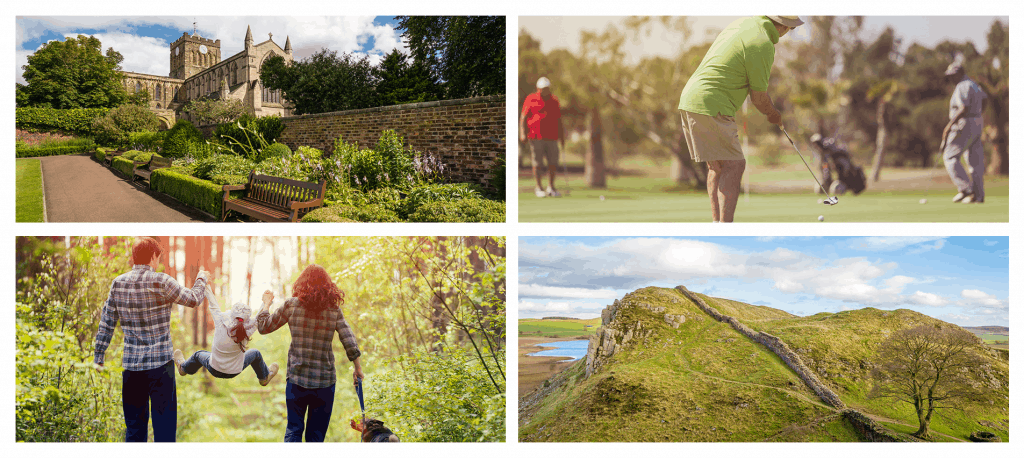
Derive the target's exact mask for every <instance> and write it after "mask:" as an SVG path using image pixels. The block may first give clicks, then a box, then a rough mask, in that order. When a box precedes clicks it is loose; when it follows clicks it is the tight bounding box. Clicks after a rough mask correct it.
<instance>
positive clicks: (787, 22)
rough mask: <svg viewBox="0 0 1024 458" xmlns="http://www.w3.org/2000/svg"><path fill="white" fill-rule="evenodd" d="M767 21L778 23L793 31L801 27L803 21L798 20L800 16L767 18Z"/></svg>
mask: <svg viewBox="0 0 1024 458" xmlns="http://www.w3.org/2000/svg"><path fill="white" fill-rule="evenodd" d="M768 19H771V20H773V21H775V22H778V23H779V24H782V25H784V26H786V27H789V28H791V29H795V28H797V27H799V26H801V25H803V23H804V21H803V19H800V16H768Z"/></svg>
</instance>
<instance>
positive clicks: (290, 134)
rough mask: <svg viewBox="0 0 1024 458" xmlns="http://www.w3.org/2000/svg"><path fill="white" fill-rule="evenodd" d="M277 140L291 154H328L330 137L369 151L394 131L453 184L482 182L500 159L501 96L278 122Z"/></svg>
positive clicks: (502, 144) (502, 137) (502, 138)
mask: <svg viewBox="0 0 1024 458" xmlns="http://www.w3.org/2000/svg"><path fill="white" fill-rule="evenodd" d="M282 121H283V122H284V126H285V128H284V131H283V132H282V133H281V136H280V137H279V138H278V139H277V141H278V142H281V143H284V144H286V145H288V147H290V148H292V149H293V150H294V149H295V148H297V147H299V146H312V147H314V148H317V149H320V150H323V151H332V150H333V148H334V139H335V138H338V137H339V136H340V137H341V138H342V139H343V140H344V141H346V142H349V143H352V142H355V143H357V144H359V146H360V148H372V147H373V146H375V145H376V144H377V140H378V139H379V138H380V134H381V132H383V131H384V130H388V129H391V130H394V131H396V132H398V134H399V135H401V136H402V137H404V138H405V143H406V145H408V146H409V147H411V148H412V149H414V150H416V151H421V152H424V153H430V154H433V155H435V156H437V157H439V158H440V159H441V161H442V162H443V163H444V164H445V166H446V167H447V168H448V171H449V172H450V175H449V178H450V180H451V181H454V182H466V183H479V184H487V180H488V177H489V174H490V171H491V168H492V167H494V165H495V160H496V159H497V158H498V157H499V156H504V155H505V96H503V95H500V96H488V97H475V98H471V99H459V100H441V101H436V102H423V103H410V104H405V105H395V106H388V107H376V108H366V109H361V110H350V111H339V112H333V113H319V114H309V115H302V116H288V117H285V118H282Z"/></svg>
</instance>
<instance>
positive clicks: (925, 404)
mask: <svg viewBox="0 0 1024 458" xmlns="http://www.w3.org/2000/svg"><path fill="white" fill-rule="evenodd" d="M979 347H980V341H979V340H978V338H977V337H976V336H974V335H973V334H971V333H970V332H967V331H965V330H963V329H962V328H960V327H958V326H953V325H946V326H943V327H938V326H935V325H921V326H917V327H914V328H907V329H902V330H899V331H896V332H894V333H893V334H892V335H891V336H890V337H889V338H888V339H886V340H885V341H883V342H882V343H881V344H880V345H879V346H878V353H877V356H876V359H877V365H876V367H875V369H874V370H873V371H872V377H873V378H874V379H875V384H874V386H873V388H872V390H871V393H870V396H871V397H876V398H889V399H892V400H893V401H894V402H897V403H906V404H910V405H911V406H912V407H913V408H914V411H915V412H916V413H917V419H918V424H919V427H918V430H917V432H915V433H914V435H915V436H918V437H921V438H926V437H928V427H929V425H930V424H931V420H932V414H934V413H935V412H936V411H937V410H939V409H949V408H959V407H962V406H963V405H964V404H965V403H966V402H969V401H980V400H982V399H984V398H985V396H986V388H985V386H984V384H983V383H984V382H979V380H977V379H976V377H977V374H976V372H977V370H978V369H979V368H981V367H982V366H983V365H984V364H985V363H984V360H983V359H982V358H981V357H980V356H979V355H978V353H977V350H978V349H979Z"/></svg>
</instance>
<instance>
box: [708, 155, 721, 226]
mask: <svg viewBox="0 0 1024 458" xmlns="http://www.w3.org/2000/svg"><path fill="white" fill-rule="evenodd" d="M719 162H721V161H708V198H710V199H711V221H714V222H716V223H717V222H719V221H721V219H720V218H719V215H720V212H719V207H718V181H719V178H720V174H719V170H720V169H721V165H720V164H719Z"/></svg>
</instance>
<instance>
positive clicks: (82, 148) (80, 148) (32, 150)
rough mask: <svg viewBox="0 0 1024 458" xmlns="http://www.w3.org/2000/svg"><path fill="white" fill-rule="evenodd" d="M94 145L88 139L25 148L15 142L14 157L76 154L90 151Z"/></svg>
mask: <svg viewBox="0 0 1024 458" xmlns="http://www.w3.org/2000/svg"><path fill="white" fill-rule="evenodd" d="M94 148H96V144H95V143H93V141H92V140H90V139H88V138H79V139H71V140H62V141H51V142H46V143H43V144H41V145H38V146H27V145H25V144H23V143H20V142H16V143H15V147H14V151H15V156H16V157H40V156H56V155H60V154H78V153H85V152H89V151H92V150H93V149H94Z"/></svg>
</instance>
